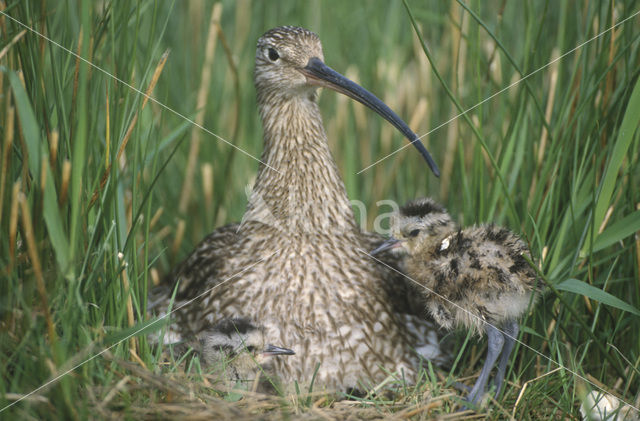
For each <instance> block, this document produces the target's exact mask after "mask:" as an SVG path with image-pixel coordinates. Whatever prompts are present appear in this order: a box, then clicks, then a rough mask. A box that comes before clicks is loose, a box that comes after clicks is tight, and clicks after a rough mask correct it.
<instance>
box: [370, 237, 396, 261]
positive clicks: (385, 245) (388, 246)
mask: <svg viewBox="0 0 640 421" xmlns="http://www.w3.org/2000/svg"><path fill="white" fill-rule="evenodd" d="M401 244H402V241H400V240H398V239H396V238H393V237H391V238H389V239H388V240H387V241H385V242H384V243H382V244H380V245H379V246H378V247H377V248H376V249H375V250H372V251H371V252H370V253H369V254H371V255H372V256H375V255H376V254H378V253H382V252H383V251H385V250H389V249H392V248H396V247H400V245H401Z"/></svg>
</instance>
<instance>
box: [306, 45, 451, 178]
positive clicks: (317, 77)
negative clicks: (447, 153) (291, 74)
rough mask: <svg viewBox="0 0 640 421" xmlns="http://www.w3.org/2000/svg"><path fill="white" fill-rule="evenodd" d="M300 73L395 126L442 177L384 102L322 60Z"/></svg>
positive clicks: (412, 135)
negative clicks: (348, 98)
mask: <svg viewBox="0 0 640 421" xmlns="http://www.w3.org/2000/svg"><path fill="white" fill-rule="evenodd" d="M300 71H301V72H302V74H304V75H305V76H306V78H307V81H308V82H309V83H310V84H312V85H315V86H320V87H325V88H329V89H333V90H334V91H337V92H340V93H341V94H344V95H346V96H348V97H350V98H352V99H355V100H356V101H358V102H360V103H362V104H364V105H366V106H367V107H369V108H371V109H372V110H373V111H375V112H376V113H378V114H379V115H380V116H382V118H384V119H385V120H387V121H388V122H389V123H391V124H393V126H394V127H395V128H396V129H398V130H399V131H400V132H401V133H402V134H403V135H404V136H405V137H406V138H407V139H408V140H409V142H411V144H412V145H413V146H415V147H416V149H418V151H419V152H420V154H421V155H422V157H423V158H424V160H425V161H427V164H428V165H429V168H431V171H433V173H434V174H435V176H436V177H439V176H440V170H438V166H437V165H436V163H435V161H434V160H433V158H432V157H431V154H430V153H429V151H427V149H426V148H425V147H424V145H423V144H422V142H421V141H420V138H419V137H418V135H416V134H415V133H414V132H413V131H411V129H410V128H409V126H408V125H407V123H405V122H404V121H403V120H402V119H401V118H400V117H398V115H397V114H396V113H394V112H393V111H392V110H391V108H389V107H388V106H387V105H386V104H385V103H384V102H382V101H381V100H380V99H378V98H377V97H376V96H375V95H374V94H372V93H371V92H369V91H367V90H366V89H364V88H363V87H362V86H360V85H358V84H357V83H355V82H353V81H351V80H349V79H347V78H346V77H344V76H342V75H341V74H340V73H338V72H336V71H335V70H333V69H332V68H330V67H329V66H327V65H326V64H324V63H323V62H322V60H320V59H319V58H317V57H312V58H310V59H309V62H308V63H307V65H306V66H305V67H304V68H302V69H301V70H300Z"/></svg>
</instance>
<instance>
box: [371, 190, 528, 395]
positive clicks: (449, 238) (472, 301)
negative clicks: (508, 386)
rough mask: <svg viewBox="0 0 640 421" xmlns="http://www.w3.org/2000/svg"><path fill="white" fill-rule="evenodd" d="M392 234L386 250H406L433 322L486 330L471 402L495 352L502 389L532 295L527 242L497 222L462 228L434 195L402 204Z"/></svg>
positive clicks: (409, 269) (409, 270)
mask: <svg viewBox="0 0 640 421" xmlns="http://www.w3.org/2000/svg"><path fill="white" fill-rule="evenodd" d="M394 238H395V239H392V240H390V241H389V242H387V243H386V244H385V246H383V249H396V250H398V251H397V252H398V254H399V255H402V254H406V259H405V261H404V264H403V268H404V270H405V271H406V273H407V275H408V276H409V277H410V278H411V279H413V280H414V281H416V282H417V283H419V284H420V285H421V286H422V287H423V289H422V292H423V293H424V295H425V298H426V301H427V305H426V307H427V309H428V311H429V313H430V315H431V316H432V317H433V318H434V319H435V321H436V322H437V323H438V324H440V326H442V327H443V328H445V329H452V328H454V327H456V326H462V327H465V328H467V329H471V330H473V331H475V332H476V333H478V334H481V333H485V332H486V333H487V334H488V336H489V352H488V357H487V363H486V364H485V367H484V368H483V370H482V373H481V375H480V377H479V378H478V382H476V385H475V386H474V388H473V389H472V390H471V392H470V394H469V397H468V399H469V401H471V402H474V403H476V402H477V401H478V399H479V398H480V397H481V396H482V394H483V393H484V390H485V387H486V381H487V377H488V374H489V372H490V370H491V368H492V367H493V365H494V363H495V360H496V359H497V357H498V355H500V362H499V363H498V373H497V375H496V386H497V388H496V389H497V392H496V393H499V391H500V387H501V385H502V380H503V377H504V373H505V370H506V364H507V361H508V358H509V354H510V353H511V350H512V347H513V342H514V339H515V337H516V336H517V333H518V325H517V320H518V318H519V317H520V316H522V314H524V312H525V311H526V310H527V309H528V308H529V305H530V304H531V303H532V302H533V301H534V300H535V292H536V285H537V279H536V273H535V270H534V269H533V268H532V267H531V266H530V265H529V264H528V262H527V261H526V260H525V258H524V255H527V256H529V251H528V249H527V247H526V245H525V244H524V242H523V241H522V240H521V239H520V238H518V237H517V236H516V235H515V234H513V233H512V232H511V231H509V230H508V229H506V228H502V227H498V226H496V225H493V224H489V225H481V226H474V227H470V228H464V229H460V228H459V227H458V226H457V225H456V224H455V223H454V222H453V220H452V219H451V217H450V216H449V214H448V213H447V212H446V209H445V208H444V207H443V206H442V205H440V204H438V203H436V202H435V201H433V200H432V199H429V198H425V199H418V200H415V201H412V202H410V203H408V204H407V205H405V206H404V207H402V208H401V209H400V212H399V215H398V216H397V218H396V221H395V222H394ZM496 328H497V329H496ZM492 360H493V361H492Z"/></svg>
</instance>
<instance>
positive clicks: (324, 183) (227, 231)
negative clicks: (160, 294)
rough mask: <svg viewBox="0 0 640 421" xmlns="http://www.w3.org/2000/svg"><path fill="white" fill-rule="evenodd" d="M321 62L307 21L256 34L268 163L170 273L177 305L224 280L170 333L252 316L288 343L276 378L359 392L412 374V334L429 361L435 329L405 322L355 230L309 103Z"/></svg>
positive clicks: (271, 336) (370, 240)
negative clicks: (244, 199)
mask: <svg viewBox="0 0 640 421" xmlns="http://www.w3.org/2000/svg"><path fill="white" fill-rule="evenodd" d="M318 60H323V54H322V48H321V45H320V41H319V39H318V37H317V36H316V35H315V34H313V33H311V32H309V31H307V30H305V29H301V28H292V27H282V28H276V29H273V30H271V31H269V32H267V33H266V34H265V35H263V36H262V37H261V38H260V40H259V41H258V48H257V52H256V68H255V85H256V90H257V96H258V105H259V110H260V115H261V117H262V123H263V127H264V150H263V153H262V156H261V160H262V162H264V163H266V165H263V164H261V165H260V167H259V169H258V175H257V179H256V182H255V185H254V188H253V192H252V194H251V197H250V199H249V203H248V205H247V209H246V212H245V214H244V216H243V218H242V222H241V224H240V225H230V226H227V227H223V228H221V229H218V230H217V231H216V232H214V233H213V234H211V235H210V236H209V237H207V238H206V239H205V240H204V241H203V242H202V243H201V244H200V245H199V246H198V247H197V249H196V250H195V251H194V252H193V253H192V254H191V256H189V257H188V258H187V259H186V260H185V261H184V262H183V263H182V264H181V265H180V266H179V267H178V268H177V269H176V270H175V271H174V272H173V274H172V275H171V276H170V279H169V283H173V282H179V287H178V294H177V298H178V302H177V303H176V306H178V305H180V303H181V302H185V301H186V300H188V299H190V298H193V297H194V296H196V295H197V294H199V293H202V292H203V291H206V290H208V289H211V288H212V287H214V286H216V285H218V284H221V283H223V282H224V284H222V285H220V286H219V287H217V288H214V289H212V290H211V291H210V292H209V293H207V294H206V295H205V297H204V298H203V299H201V300H197V301H195V302H194V303H192V304H190V305H189V306H188V308H185V310H184V311H179V312H177V314H176V319H177V329H176V330H177V332H178V334H179V333H180V332H196V333H197V332H200V331H202V330H203V329H206V328H207V326H209V325H211V324H215V323H216V322H217V321H219V320H220V319H222V318H234V317H248V318H250V319H252V320H259V323H260V325H261V326H263V327H264V332H265V337H266V338H267V340H268V341H269V342H270V343H276V344H282V345H283V346H286V347H289V348H292V349H294V350H295V351H296V355H294V356H290V357H288V358H280V359H278V360H276V361H275V372H276V374H277V375H278V376H279V377H281V378H282V379H283V381H285V382H290V383H292V382H293V381H294V380H296V381H298V382H299V383H300V384H302V385H305V384H308V383H309V382H310V381H311V378H312V377H313V376H314V373H316V370H317V375H316V378H315V388H316V389H324V388H326V389H331V390H337V391H341V390H345V389H347V388H354V387H357V388H360V387H362V386H363V385H364V386H366V385H370V384H377V383H378V382H381V381H382V380H384V379H385V378H387V376H388V373H389V372H396V373H403V375H404V377H405V378H406V379H408V380H411V379H412V378H413V376H414V373H415V368H416V366H417V358H416V354H415V350H414V348H416V347H420V346H422V345H421V344H419V338H418V337H417V336H418V335H420V334H421V333H422V334H423V335H422V336H423V338H422V340H423V342H425V343H426V342H428V341H431V342H434V343H431V344H427V345H429V346H430V352H432V351H433V352H432V356H433V358H434V359H437V358H439V357H441V356H439V352H438V343H437V337H436V336H435V334H432V335H427V337H424V336H425V335H424V332H425V331H426V332H430V329H429V327H428V324H424V323H423V324H422V328H421V329H422V330H421V329H415V328H412V329H410V326H412V325H415V324H408V323H407V318H406V317H405V316H404V315H403V314H402V313H404V312H406V311H407V309H404V308H402V309H399V308H398V306H402V305H403V304H404V303H405V302H406V301H402V300H400V301H398V300H396V301H394V299H395V298H398V297H392V296H391V294H390V290H391V286H390V285H392V284H390V282H389V281H391V280H394V279H397V277H396V275H395V274H393V273H392V272H391V271H390V270H389V269H387V268H386V267H385V266H383V265H380V264H377V263H376V262H373V261H372V260H371V259H370V258H369V257H368V256H367V255H366V254H365V253H362V252H361V251H360V250H359V249H362V250H369V249H370V248H371V247H372V245H373V244H374V243H377V242H378V243H379V242H380V239H379V237H377V238H378V240H377V242H376V240H375V238H376V237H375V236H374V235H372V234H367V233H362V232H361V231H360V229H359V227H358V225H357V224H356V221H355V218H354V215H353V211H352V209H351V204H350V203H349V199H348V198H347V195H346V191H345V187H344V184H343V182H342V179H341V177H340V175H339V172H338V169H337V167H336V164H335V161H334V159H333V157H332V155H331V152H330V150H329V147H328V143H327V139H326V135H325V132H324V128H323V125H322V118H321V115H320V110H319V108H318V105H317V103H316V87H317V86H318V85H321V86H329V85H327V84H326V83H319V82H318V79H317V78H316V77H315V76H314V75H313V73H312V72H310V70H309V67H310V66H311V65H312V64H314V66H316V67H317V66H318V65H319V64H321V62H318ZM329 87H331V86H329ZM341 92H342V91H341ZM385 118H387V117H385ZM387 119H388V118H387ZM345 141H352V140H345ZM274 169H275V170H277V171H274ZM239 273H240V274H239ZM238 274H239V275H238ZM398 295H399V296H402V294H398ZM404 298H406V296H405V297H403V299H404ZM399 302H401V304H398V303H399ZM394 306H395V307H394ZM162 307H163V306H162V305H160V306H158V309H159V311H160V312H162ZM165 307H166V305H165ZM414 321H415V320H414ZM425 326H426V330H425Z"/></svg>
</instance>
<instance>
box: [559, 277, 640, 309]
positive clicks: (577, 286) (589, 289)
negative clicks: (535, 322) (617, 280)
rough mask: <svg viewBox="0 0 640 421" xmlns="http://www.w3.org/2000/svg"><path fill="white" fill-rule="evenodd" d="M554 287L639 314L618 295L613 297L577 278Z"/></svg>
mask: <svg viewBox="0 0 640 421" xmlns="http://www.w3.org/2000/svg"><path fill="white" fill-rule="evenodd" d="M556 289H558V290H562V291H567V292H572V293H574V294H578V295H584V296H586V297H589V298H591V299H593V300H596V301H600V302H601V303H603V304H606V305H609V306H611V307H615V308H618V309H620V310H624V311H628V312H629V313H632V314H635V315H636V316H640V310H638V309H637V308H635V307H634V306H632V305H631V304H628V303H626V302H624V301H622V300H621V299H619V298H618V297H615V296H613V295H611V294H609V293H608V292H605V291H603V290H601V289H599V288H596V287H594V286H592V285H589V284H587V283H586V282H582V281H580V280H578V279H573V278H571V279H567V280H566V281H564V282H561V283H559V284H558V285H556Z"/></svg>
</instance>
